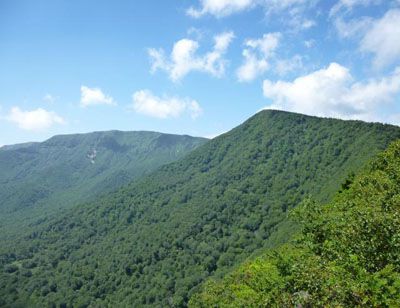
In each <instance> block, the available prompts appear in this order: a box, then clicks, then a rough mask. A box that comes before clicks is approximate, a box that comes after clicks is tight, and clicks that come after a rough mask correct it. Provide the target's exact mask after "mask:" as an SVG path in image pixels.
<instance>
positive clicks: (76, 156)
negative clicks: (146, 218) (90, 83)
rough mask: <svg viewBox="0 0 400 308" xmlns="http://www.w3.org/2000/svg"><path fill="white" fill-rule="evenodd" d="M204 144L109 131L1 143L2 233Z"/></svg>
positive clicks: (107, 189)
mask: <svg viewBox="0 0 400 308" xmlns="http://www.w3.org/2000/svg"><path fill="white" fill-rule="evenodd" d="M204 142H206V139H203V138H193V137H189V136H177V135H168V134H160V133H153V132H120V131H109V132H96V133H90V134H81V135H65V136H56V137H53V138H51V139H49V140H47V141H45V142H43V143H27V144H21V145H14V146H6V147H3V148H1V149H0V170H1V172H0V225H2V226H3V227H4V228H2V229H0V231H3V232H1V233H2V235H3V236H4V234H6V230H7V232H8V233H10V231H11V230H12V228H13V227H17V228H20V227H21V226H22V225H27V224H28V223H29V222H33V221H34V218H36V219H42V218H43V216H44V214H48V213H49V212H54V213H58V212H57V210H59V209H60V208H68V207H70V206H72V205H73V204H76V203H83V202H86V201H88V200H93V199H94V198H95V197H98V196H100V195H102V194H106V193H109V192H111V191H114V190H116V189H117V188H119V187H120V186H122V185H123V184H126V183H129V182H131V181H132V180H133V179H137V178H139V177H141V176H143V175H144V174H147V173H150V172H151V171H154V170H155V169H157V168H158V167H159V166H161V165H163V164H166V163H169V162H172V161H174V160H176V159H179V158H182V157H183V156H184V155H186V154H187V153H188V152H190V151H191V150H193V149H194V148H196V147H197V146H199V145H201V144H203V143H204ZM17 222H19V223H17Z"/></svg>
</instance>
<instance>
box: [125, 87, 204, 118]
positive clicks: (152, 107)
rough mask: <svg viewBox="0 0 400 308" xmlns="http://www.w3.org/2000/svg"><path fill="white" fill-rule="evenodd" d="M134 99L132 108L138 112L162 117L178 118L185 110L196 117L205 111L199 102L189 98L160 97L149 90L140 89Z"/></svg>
mask: <svg viewBox="0 0 400 308" xmlns="http://www.w3.org/2000/svg"><path fill="white" fill-rule="evenodd" d="M132 99H133V105H132V108H133V110H135V111H136V112H137V113H141V114H144V115H147V116H151V117H156V118H161V119H166V118H177V117H179V116H181V115H182V114H183V113H185V112H187V113H189V114H190V116H191V117H192V118H193V119H195V118H197V117H198V116H200V115H201V114H202V113H203V111H202V109H201V107H200V105H199V103H198V102H196V101H195V100H192V99H189V98H178V97H158V96H155V95H153V94H152V93H151V92H150V91H148V90H140V91H137V92H135V93H134V94H133V96H132Z"/></svg>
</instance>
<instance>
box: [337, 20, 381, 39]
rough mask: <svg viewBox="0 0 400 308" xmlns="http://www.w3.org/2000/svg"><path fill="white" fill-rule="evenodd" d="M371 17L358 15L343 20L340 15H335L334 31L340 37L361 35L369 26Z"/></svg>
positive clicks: (371, 21)
mask: <svg viewBox="0 0 400 308" xmlns="http://www.w3.org/2000/svg"><path fill="white" fill-rule="evenodd" d="M372 23H373V19H372V18H371V17H360V18H356V19H351V20H349V21H344V20H343V18H342V17H337V18H336V19H335V21H334V24H335V27H336V31H337V32H338V34H339V36H340V37H341V38H351V37H362V36H363V35H364V34H365V32H366V31H367V30H368V29H369V28H370V27H371V25H372Z"/></svg>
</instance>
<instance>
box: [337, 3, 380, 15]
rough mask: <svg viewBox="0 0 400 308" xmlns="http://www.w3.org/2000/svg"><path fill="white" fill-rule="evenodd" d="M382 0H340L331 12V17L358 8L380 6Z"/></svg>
mask: <svg viewBox="0 0 400 308" xmlns="http://www.w3.org/2000/svg"><path fill="white" fill-rule="evenodd" d="M381 2H382V0H339V1H338V2H337V3H336V4H335V5H334V6H333V7H332V8H331V10H330V12H329V15H330V16H334V15H336V14H338V13H340V12H344V13H347V12H350V11H352V10H353V8H354V7H356V6H369V5H372V4H379V3H381Z"/></svg>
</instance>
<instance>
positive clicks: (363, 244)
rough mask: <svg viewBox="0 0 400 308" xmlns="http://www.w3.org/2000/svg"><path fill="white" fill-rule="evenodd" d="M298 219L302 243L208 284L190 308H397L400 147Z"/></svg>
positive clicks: (302, 210)
mask: <svg viewBox="0 0 400 308" xmlns="http://www.w3.org/2000/svg"><path fill="white" fill-rule="evenodd" d="M349 185H350V186H349ZM295 217H296V218H297V219H299V220H300V221H301V222H302V224H303V229H302V237H301V238H300V239H299V240H298V241H297V242H295V243H293V244H292V245H286V246H285V247H283V248H281V249H279V250H275V251H270V252H269V253H267V254H266V255H264V256H262V257H260V258H258V259H256V260H254V261H251V262H248V263H246V264H244V265H242V266H241V267H240V268H239V269H237V270H236V271H234V272H233V273H232V274H230V275H228V276H227V277H226V278H224V279H223V280H222V281H209V282H207V284H206V285H205V287H204V289H203V291H202V293H200V294H197V295H195V296H193V298H192V299H191V302H190V306H191V307H227V306H229V307H294V306H296V307H299V306H301V307H328V306H329V307H398V305H399V303H400V141H398V142H396V143H393V144H392V145H391V146H390V147H389V149H388V150H387V151H385V152H384V153H383V154H381V155H379V157H377V159H375V160H374V161H373V163H371V164H370V166H369V168H368V169H367V170H366V171H364V172H363V173H361V174H360V175H359V176H357V177H356V179H355V180H354V182H353V183H351V184H350V183H347V185H346V187H344V189H343V190H342V191H341V192H340V193H339V194H338V195H337V196H336V198H335V200H334V201H333V202H331V203H330V204H328V205H326V206H320V205H318V204H316V203H315V202H312V201H306V202H304V204H303V205H302V206H301V207H299V208H298V209H296V211H295Z"/></svg>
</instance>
